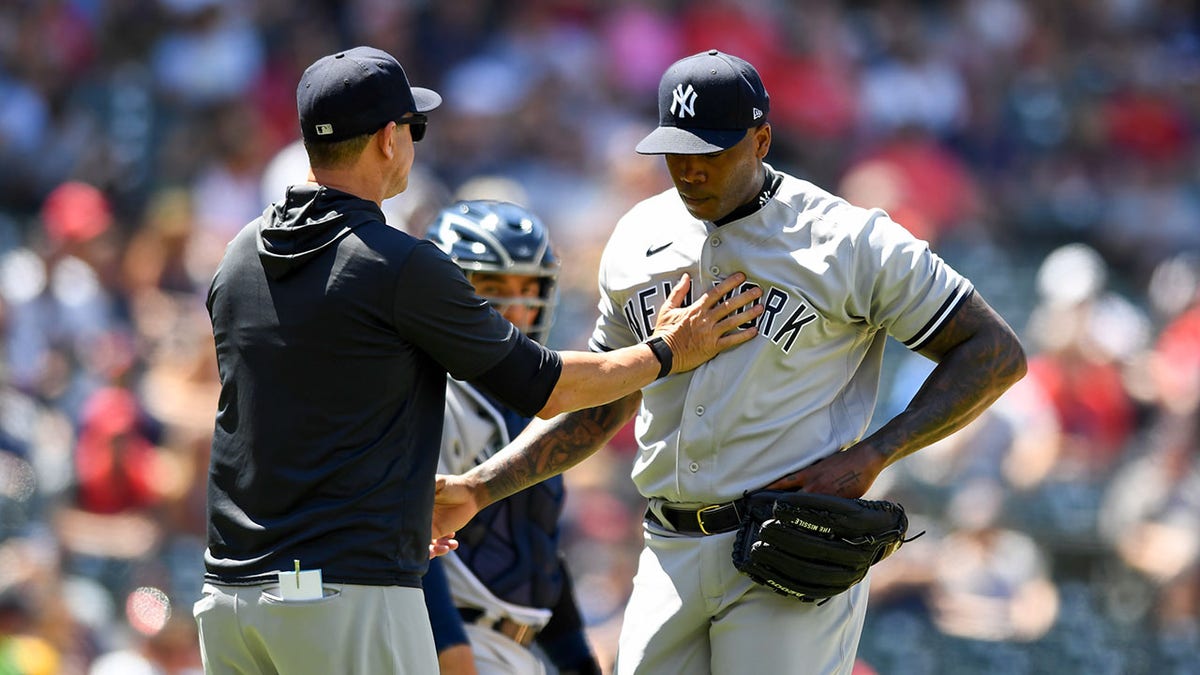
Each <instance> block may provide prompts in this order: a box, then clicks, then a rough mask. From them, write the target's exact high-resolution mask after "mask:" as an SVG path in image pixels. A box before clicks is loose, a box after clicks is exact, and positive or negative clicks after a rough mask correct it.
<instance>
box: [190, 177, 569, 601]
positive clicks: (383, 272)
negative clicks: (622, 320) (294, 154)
mask: <svg viewBox="0 0 1200 675" xmlns="http://www.w3.org/2000/svg"><path fill="white" fill-rule="evenodd" d="M207 306H208V311H209V317H210V319H211V320H212V326H213V336H214V339H215V341H216V351H217V363H218V368H219V370H220V378H221V394H220V400H219V403H218V410H217V417H216V426H215V430H214V434H213V443H212V458H211V462H210V467H209V482H208V519H209V520H208V550H207V551H206V553H205V566H206V570H207V573H206V578H207V579H208V580H210V581H215V582H219V583H232V584H249V583H259V582H264V581H271V580H273V579H275V578H276V577H275V573H276V572H277V571H279V570H290V569H292V568H293V564H294V563H293V560H297V559H298V560H300V562H301V566H302V567H303V568H305V569H316V568H320V569H321V570H322V571H323V578H324V580H325V581H327V582H332V583H352V584H365V585H400V586H414V587H419V586H420V577H421V575H422V574H424V572H425V569H426V567H427V565H428V557H429V552H428V544H429V539H430V521H431V515H432V504H433V483H434V480H433V478H434V473H435V471H436V467H437V459H438V451H439V447H440V438H441V432H442V415H443V409H444V406H445V387H446V380H445V378H446V374H447V372H448V373H449V374H450V375H452V376H453V377H455V378H457V379H462V380H472V381H473V382H475V383H476V384H479V385H480V386H482V387H483V388H485V389H487V390H488V391H489V392H490V393H492V394H493V395H495V396H497V397H498V398H500V399H501V400H503V401H504V402H505V403H506V404H508V405H509V406H511V407H512V408H514V409H515V410H517V411H519V412H521V414H524V415H533V414H534V413H536V412H537V411H538V410H540V409H541V408H542V406H543V405H544V404H545V402H546V400H548V398H549V395H550V392H551V390H552V389H553V388H554V385H555V384H556V382H557V380H558V376H559V374H560V372H561V366H562V364H561V360H560V358H559V357H558V355H557V354H556V353H555V352H553V351H550V350H547V349H545V348H543V347H542V346H540V345H538V344H537V343H536V342H533V341H532V340H529V339H528V338H526V337H525V336H523V335H522V334H521V333H520V331H518V330H516V329H515V328H513V326H512V325H511V324H509V323H508V322H507V321H505V320H504V319H503V317H501V316H500V315H499V314H497V313H496V312H495V311H494V310H493V309H491V308H490V307H489V306H488V305H487V303H486V302H485V301H484V300H483V299H482V298H480V297H479V296H477V295H476V294H475V292H474V289H473V288H472V287H471V285H470V283H469V282H468V281H467V280H466V278H465V277H464V276H463V274H462V272H461V270H460V269H459V268H458V267H457V266H456V265H455V264H454V262H453V261H451V260H450V259H449V258H448V257H447V256H446V255H444V254H443V253H442V252H441V251H440V250H438V249H437V248H436V247H435V246H434V245H433V244H431V243H430V242H428V241H424V240H420V239H416V238H414V237H412V236H410V235H408V234H406V233H404V232H402V231H400V230H398V229H396V228H393V227H391V226H389V225H387V224H386V223H385V222H384V216H383V213H382V211H381V210H380V209H379V207H378V206H377V205H376V204H374V203H372V202H369V201H366V200H363V199H360V198H358V197H355V196H353V195H350V194H346V193H344V192H339V191H337V190H333V189H330V188H326V187H319V186H317V185H314V184H307V185H297V186H293V187H291V188H289V189H288V192H287V196H286V197H285V199H283V200H282V201H280V202H276V203H275V204H272V205H271V206H270V207H268V208H267V210H266V211H265V212H264V213H263V215H262V216H261V217H259V218H258V219H256V220H254V221H253V222H251V223H250V224H249V225H247V226H246V227H245V228H244V229H243V230H242V231H241V232H240V233H239V234H238V235H237V236H236V237H235V238H234V239H233V241H231V242H230V244H229V246H228V248H227V249H226V251H225V256H224V258H223V259H222V261H221V264H220V266H219V267H218V269H217V272H216V274H215V275H214V278H213V282H212V286H211V288H210V290H209V294H208V302H207Z"/></svg>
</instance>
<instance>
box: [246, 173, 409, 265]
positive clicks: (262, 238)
mask: <svg viewBox="0 0 1200 675" xmlns="http://www.w3.org/2000/svg"><path fill="white" fill-rule="evenodd" d="M371 221H379V222H385V220H384V217H383V211H382V210H380V208H379V206H377V205H376V204H374V203H373V202H369V201H367V200H365V199H362V198H361V197H355V196H354V195H352V194H348V193H345V192H341V191H339V190H334V189H332V188H328V187H325V186H323V185H316V184H313V183H304V184H300V185H293V186H291V187H289V188H288V189H287V193H286V195H285V196H284V198H283V200H281V201H278V202H275V203H274V204H271V205H270V206H268V207H267V210H266V211H263V215H262V219H261V222H260V224H259V226H258V258H259V260H261V261H262V264H263V269H265V270H266V272H267V276H269V277H270V278H272V279H279V278H281V277H283V276H286V275H287V274H289V273H290V272H292V270H295V269H297V268H299V267H301V266H302V265H305V264H306V263H308V262H309V261H310V260H312V259H313V258H315V257H317V256H318V255H319V254H320V253H321V252H322V251H324V250H326V249H328V248H329V247H331V246H334V245H336V244H337V243H338V242H339V241H341V239H342V238H343V237H345V236H346V235H348V234H350V233H351V232H353V231H354V228H356V227H358V226H359V225H361V224H363V223H367V222H371Z"/></svg>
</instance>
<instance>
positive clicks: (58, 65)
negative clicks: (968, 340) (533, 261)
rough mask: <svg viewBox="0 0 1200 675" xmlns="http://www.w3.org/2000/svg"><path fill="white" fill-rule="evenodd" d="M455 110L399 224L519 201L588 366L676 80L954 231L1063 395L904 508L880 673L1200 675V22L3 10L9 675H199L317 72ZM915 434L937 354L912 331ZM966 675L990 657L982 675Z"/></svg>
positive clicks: (612, 6)
mask: <svg viewBox="0 0 1200 675" xmlns="http://www.w3.org/2000/svg"><path fill="white" fill-rule="evenodd" d="M358 44H370V45H373V46H376V47H380V48H383V49H385V50H388V51H390V52H391V53H393V54H395V55H396V56H397V57H398V58H399V60H400V61H401V63H403V64H404V65H405V67H406V69H407V71H408V74H409V77H410V79H411V80H412V81H413V82H414V84H417V85H420V86H428V87H432V88H434V89H436V90H437V91H439V92H440V93H441V94H442V95H443V97H444V98H445V103H444V105H443V106H442V107H441V108H439V109H438V111H436V113H435V114H434V115H433V116H432V119H431V124H430V131H429V134H428V135H427V137H426V139H425V140H424V141H422V142H421V143H420V145H419V146H418V147H417V163H416V167H415V170H414V171H415V173H414V176H413V179H412V181H411V184H410V189H409V190H408V191H407V192H405V193H404V194H402V195H400V196H398V197H396V198H394V199H392V200H389V202H388V203H387V204H386V205H385V206H386V208H385V211H386V212H387V214H388V217H389V220H390V222H392V223H393V224H394V225H395V226H397V227H401V228H403V229H406V230H408V231H410V232H413V233H415V234H418V235H421V234H423V233H424V228H425V225H426V223H427V221H428V219H429V218H430V217H431V216H432V214H433V213H434V212H435V211H436V210H437V209H438V208H440V207H441V206H443V205H445V204H446V203H448V202H449V201H450V200H452V199H454V198H456V197H471V198H474V197H499V198H507V199H510V200H513V201H518V202H521V203H523V204H525V205H527V206H529V207H531V208H532V209H533V210H534V211H535V212H537V213H539V214H540V215H541V216H542V217H543V219H544V220H545V221H546V222H547V223H548V224H549V225H550V227H551V229H552V233H553V236H554V243H555V246H556V247H557V248H558V250H559V253H560V257H561V258H563V259H564V260H565V261H566V262H565V266H564V269H563V273H562V279H561V281H562V284H561V289H562V290H561V292H562V294H563V298H562V302H561V303H560V305H559V308H560V310H559V313H558V315H557V321H556V325H555V328H554V331H553V333H552V335H551V340H550V342H551V346H554V347H560V348H573V349H581V348H585V343H586V338H587V336H588V335H589V334H590V331H591V325H592V321H593V319H594V313H595V302H596V297H597V296H596V287H595V272H596V268H597V262H598V259H599V254H600V248H601V246H602V245H603V242H604V241H605V239H606V238H607V236H608V233H609V232H610V231H611V228H612V226H613V224H614V223H615V220H616V218H617V217H619V216H620V214H621V213H623V212H624V210H625V209H627V208H628V207H629V206H631V205H632V204H633V203H635V202H637V201H638V200H640V199H642V198H644V197H646V196H649V195H651V194H655V193H657V192H659V191H661V190H663V189H666V188H667V187H669V186H670V183H669V180H668V178H667V175H666V172H665V170H664V168H663V167H662V166H661V160H660V159H658V158H654V157H642V156H639V155H637V154H635V153H634V152H633V146H634V144H635V143H636V140H637V139H638V138H640V137H641V135H643V134H644V133H646V131H647V130H648V129H650V128H651V127H652V126H653V125H654V123H655V120H656V110H655V101H656V99H655V91H656V88H657V84H658V79H659V77H660V75H661V73H662V71H663V70H664V69H665V68H666V66H667V65H669V64H670V63H671V62H672V61H674V60H675V59H677V58H679V57H681V56H684V55H687V54H691V53H694V52H697V51H700V50H703V49H708V48H720V49H723V50H725V51H728V52H731V53H734V54H737V55H739V56H741V57H743V58H745V59H747V60H749V61H750V62H752V63H754V64H755V65H756V66H757V67H758V69H759V70H760V72H761V73H762V76H763V79H764V81H765V82H766V84H767V87H768V90H769V91H770V93H771V103H772V110H771V116H770V119H771V121H772V123H773V129H774V144H773V147H772V150H771V153H770V155H769V156H768V161H769V162H771V163H772V164H774V165H775V166H776V167H778V168H781V169H784V170H787V171H788V172H790V173H793V174H795V175H798V176H801V177H803V178H807V179H809V180H812V181H814V182H816V183H818V184H820V185H822V186H824V187H826V188H828V189H830V190H832V191H834V192H837V193H839V194H841V195H842V196H844V197H846V198H847V199H849V200H850V201H852V202H854V203H856V204H859V205H863V206H877V207H881V208H885V209H887V210H888V211H889V213H891V214H892V215H893V217H895V218H896V219H897V220H898V221H900V222H901V223H903V224H905V225H906V226H908V227H909V228H910V229H911V230H913V231H914V232H915V233H917V234H918V235H919V236H921V237H923V238H925V239H928V240H929V241H930V242H932V244H933V245H934V247H935V249H936V250H937V251H938V252H939V253H941V254H942V256H943V257H944V258H946V259H947V260H948V261H949V262H950V263H951V264H952V265H954V266H955V267H956V268H958V269H959V270H961V271H962V272H964V273H965V274H967V275H968V276H969V277H971V278H972V279H973V280H974V281H975V283H976V286H977V288H978V289H979V291H980V292H981V293H983V295H984V296H985V297H986V298H987V299H988V300H989V301H990V302H991V303H992V304H993V305H994V306H995V307H996V308H997V310H998V311H1000V312H1001V313H1002V314H1003V315H1004V316H1005V317H1006V318H1007V319H1008V321H1009V322H1010V323H1011V324H1012V325H1013V326H1014V328H1016V329H1017V331H1018V333H1019V334H1020V335H1021V337H1022V339H1023V341H1024V343H1025V345H1026V348H1027V350H1028V351H1029V354H1030V357H1031V359H1030V373H1029V376H1028V377H1026V379H1025V380H1023V381H1022V382H1021V383H1020V384H1019V385H1018V386H1017V387H1016V388H1014V389H1013V390H1011V391H1010V392H1009V393H1007V394H1006V395H1005V396H1004V397H1003V398H1002V399H1001V400H1000V401H999V402H998V403H997V404H996V405H995V406H994V407H993V408H992V409H991V410H989V411H988V412H987V413H985V414H984V416H983V417H981V418H980V419H979V420H977V421H976V422H975V423H973V424H972V425H971V426H970V427H969V428H967V429H964V430H963V431H962V432H960V433H958V434H956V435H954V436H952V437H951V438H949V439H947V440H945V441H943V442H941V443H939V444H937V445H936V446H934V447H931V448H928V449H927V450H925V451H922V452H921V453H918V454H917V455H914V456H912V457H910V458H908V459H906V460H904V461H903V462H901V463H900V464H897V465H896V466H894V467H892V468H891V469H889V470H888V471H887V472H885V473H884V475H883V476H882V477H881V480H880V481H879V483H877V484H876V486H875V488H874V489H873V491H872V495H871V496H877V497H888V498H893V499H897V500H899V501H901V502H902V503H904V504H905V506H906V507H907V508H908V510H909V514H910V518H911V520H912V523H913V527H912V531H913V532H914V533H915V532H920V531H924V532H925V534H924V535H923V536H922V537H921V538H920V539H918V540H917V541H915V542H912V543H911V544H909V545H906V546H905V547H904V548H902V549H901V550H900V552H898V553H897V554H896V555H895V556H893V557H892V558H891V559H889V560H888V561H887V562H885V563H884V564H882V565H880V566H879V567H877V568H876V570H875V572H874V575H873V576H874V578H873V591H872V600H871V603H872V604H871V608H870V610H869V613H868V618H867V627H866V630H865V631H864V637H863V643H862V645H861V649H860V661H861V664H860V666H861V671H862V672H863V673H872V672H878V673H886V674H889V675H890V674H892V673H938V672H951V671H952V672H988V673H1043V672H1088V673H1096V672H1098V673H1195V672H1200V665H1198V664H1200V412H1198V410H1200V294H1198V293H1197V286H1198V285H1200V154H1198V153H1197V140H1198V138H1197V133H1198V132H1200V124H1198V123H1200V10H1198V9H1197V8H1196V5H1195V3H1193V2H1188V1H1187V0H941V1H938V0H925V1H923V2H901V1H899V0H855V1H845V2H836V1H834V0H804V1H799V0H758V1H753V2H751V1H748V0H640V1H633V0H523V1H522V2H503V1H501V0H455V1H454V2H437V1H435V0H346V1H335V0H311V1H309V2H293V1H290V0H7V1H6V2H4V3H0V335H2V336H3V343H2V344H3V349H4V351H3V353H2V356H0V672H4V673H10V672H12V673H22V674H29V675H33V674H38V675H40V674H43V673H63V674H67V675H114V674H118V673H119V674H122V675H130V674H131V675H141V674H143V673H144V674H151V673H153V674H158V675H180V674H183V673H196V672H198V670H199V658H198V654H197V647H196V643H195V633H194V631H195V628H194V624H193V623H192V619H191V616H190V608H191V603H192V601H193V600H194V599H196V597H198V594H199V591H200V584H201V574H202V569H203V568H202V552H203V541H204V498H205V497H204V490H205V470H206V466H207V452H208V442H209V437H210V434H211V428H212V422H213V415H214V412H215V408H216V396H217V382H216V367H215V360H214V355H213V347H212V336H211V330H210V327H209V324H208V319H207V315H206V313H205V309H204V299H205V293H206V291H207V287H208V281H209V279H210V278H211V275H212V272H213V269H214V266H215V264H216V262H217V261H218V260H219V258H220V255H221V252H222V250H223V248H224V245H225V243H226V242H227V241H228V240H229V239H230V237H231V236H232V235H233V234H234V233H235V232H236V231H237V230H238V229H239V228H240V227H241V226H242V225H243V224H244V223H246V222H248V221H249V220H251V219H252V218H254V217H255V216H256V215H257V214H258V213H260V212H261V211H262V210H263V208H264V207H265V205H266V204H267V203H268V202H270V201H271V200H273V199H276V198H278V197H279V196H281V194H282V186H283V185H286V184H288V183H291V182H299V181H301V180H303V177H304V175H305V171H306V169H305V165H304V157H303V152H302V149H299V148H298V147H297V146H296V144H295V141H296V139H297V138H298V135H299V134H298V127H297V122H296V112H295V99H294V94H295V83H296V82H297V81H298V79H299V75H300V73H301V72H302V70H303V68H304V67H305V66H307V65H308V64H309V63H311V62H312V61H313V60H315V59H316V58H318V57H319V56H321V55H324V54H327V53H330V52H333V51H336V50H337V49H340V48H345V47H349V46H354V45H358ZM889 349H890V353H889V356H888V357H887V365H888V371H887V377H886V378H885V387H884V388H883V389H882V390H881V392H880V400H879V412H878V415H877V416H876V420H877V422H878V421H879V420H882V419H886V417H887V416H890V415H892V414H894V413H895V412H897V411H898V410H901V409H903V407H904V406H905V404H906V403H907V401H908V399H909V397H911V395H912V393H913V391H914V389H913V388H914V387H915V386H917V384H918V383H919V382H920V381H921V379H922V377H923V375H924V373H925V372H927V371H928V369H929V368H930V367H931V364H928V363H926V362H925V361H924V360H923V359H920V358H919V357H914V356H911V355H908V354H907V353H905V352H904V350H903V348H902V347H900V345H898V344H893V345H892V346H891V347H890V348H889ZM633 452H635V443H634V441H633V438H632V434H631V432H630V430H629V429H626V430H624V431H623V432H622V433H621V434H620V435H619V436H618V437H617V438H616V439H615V440H614V442H613V443H612V444H611V446H610V447H609V448H607V449H605V450H604V451H602V452H600V453H599V454H597V455H596V456H595V457H593V458H592V459H589V460H588V461H587V462H585V463H584V464H582V465H580V466H579V467H577V468H576V469H573V470H572V471H571V472H569V473H568V474H567V480H568V491H569V497H568V502H567V523H566V536H567V538H568V541H567V551H568V557H569V559H570V562H571V563H572V565H573V566H574V569H575V570H576V575H577V579H578V583H577V588H578V589H579V591H580V594H581V601H582V603H583V605H584V606H583V610H584V613H585V618H586V620H587V622H588V625H589V630H590V631H591V636H592V638H593V642H594V643H595V646H596V649H597V651H598V652H599V653H600V654H601V656H602V659H604V660H606V661H608V660H610V659H611V656H612V653H611V652H612V649H613V648H614V646H615V643H616V639H615V637H616V631H617V629H618V628H619V624H620V620H621V611H622V609H623V607H624V602H625V599H626V597H627V595H628V591H629V585H630V579H631V577H632V574H633V567H634V564H635V557H636V553H637V550H638V549H639V547H640V543H641V537H640V516H641V512H642V508H643V504H642V503H641V502H640V498H639V497H638V496H637V494H636V492H635V491H634V490H633V487H632V485H631V483H630V481H629V479H628V469H629V460H630V457H631V454H632V453H633ZM951 664H954V665H953V666H951Z"/></svg>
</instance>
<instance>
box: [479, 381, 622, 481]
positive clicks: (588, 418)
mask: <svg viewBox="0 0 1200 675" xmlns="http://www.w3.org/2000/svg"><path fill="white" fill-rule="evenodd" d="M640 401H641V395H640V394H633V395H631V396H628V397H626V398H623V399H620V400H617V401H614V402H612V403H609V404H607V405H602V406H598V407H595V408H588V409H586V410H578V411H575V412H571V413H566V414H563V415H559V416H558V417H555V418H554V419H552V420H548V421H545V422H540V423H539V422H534V424H536V425H537V426H536V427H535V428H534V429H532V430H531V431H532V432H533V433H530V432H526V433H522V434H521V435H520V436H518V437H517V438H516V439H515V440H514V441H513V442H512V443H510V444H509V445H508V447H507V448H505V449H504V450H503V451H501V452H500V453H498V454H497V455H496V456H495V457H493V458H492V459H490V460H489V461H487V462H485V463H484V464H482V465H480V466H479V467H478V471H479V472H480V473H481V478H482V479H483V484H484V485H485V486H486V490H487V495H486V497H487V503H489V504H490V503H493V502H496V501H499V500H501V499H504V498H505V497H507V496H509V495H511V494H514V493H516V492H519V491H521V490H523V489H525V488H527V487H529V486H531V485H534V484H535V483H539V482H541V481H543V480H546V479H547V478H550V477H551V476H555V475H558V474H560V473H562V472H563V471H566V470H567V469H569V468H571V467H572V466H575V465H576V464H578V463H579V462H581V461H583V460H584V459H587V458H588V457H590V456H591V455H592V453H594V452H595V451H596V450H598V449H599V448H601V447H603V446H604V444H605V443H607V442H608V441H609V440H610V439H611V438H612V437H613V436H614V435H615V434H616V433H617V432H618V431H620V429H621V427H623V426H624V425H625V423H626V422H627V421H629V418H630V417H631V416H632V414H633V412H634V411H635V410H637V406H638V404H639V403H640Z"/></svg>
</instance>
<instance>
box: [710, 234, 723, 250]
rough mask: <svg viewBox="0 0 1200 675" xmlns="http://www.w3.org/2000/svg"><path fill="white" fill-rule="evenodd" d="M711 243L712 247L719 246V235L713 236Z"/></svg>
mask: <svg viewBox="0 0 1200 675" xmlns="http://www.w3.org/2000/svg"><path fill="white" fill-rule="evenodd" d="M711 243H712V245H713V248H716V247H718V246H720V245H721V238H720V237H713V238H712V240H711Z"/></svg>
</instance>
